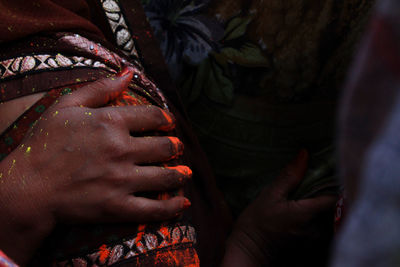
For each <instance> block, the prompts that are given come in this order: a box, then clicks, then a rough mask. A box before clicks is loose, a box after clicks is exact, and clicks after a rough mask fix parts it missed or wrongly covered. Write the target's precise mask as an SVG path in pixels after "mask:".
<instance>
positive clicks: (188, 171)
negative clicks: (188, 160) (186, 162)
mask: <svg viewBox="0 0 400 267" xmlns="http://www.w3.org/2000/svg"><path fill="white" fill-rule="evenodd" d="M166 168H167V169H170V170H175V171H177V172H179V173H181V174H183V175H184V176H186V177H187V178H192V175H193V172H192V170H191V169H190V168H189V167H187V166H175V167H166Z"/></svg>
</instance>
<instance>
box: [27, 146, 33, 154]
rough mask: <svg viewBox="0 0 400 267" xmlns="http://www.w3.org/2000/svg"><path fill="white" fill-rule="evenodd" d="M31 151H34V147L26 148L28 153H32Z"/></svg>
mask: <svg viewBox="0 0 400 267" xmlns="http://www.w3.org/2000/svg"><path fill="white" fill-rule="evenodd" d="M31 151H32V148H31V147H30V146H28V147H27V148H26V154H29V153H31Z"/></svg>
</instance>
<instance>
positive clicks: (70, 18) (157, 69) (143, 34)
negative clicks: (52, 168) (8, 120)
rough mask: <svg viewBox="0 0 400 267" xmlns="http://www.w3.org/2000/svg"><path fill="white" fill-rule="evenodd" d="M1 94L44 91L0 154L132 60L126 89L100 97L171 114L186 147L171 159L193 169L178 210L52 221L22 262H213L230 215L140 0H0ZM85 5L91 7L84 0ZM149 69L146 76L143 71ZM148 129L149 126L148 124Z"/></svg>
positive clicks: (8, 133) (9, 132)
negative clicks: (52, 109) (185, 202)
mask: <svg viewBox="0 0 400 267" xmlns="http://www.w3.org/2000/svg"><path fill="white" fill-rule="evenodd" d="M0 7H1V9H0V13H2V15H3V17H4V18H5V20H3V22H2V24H1V27H0V33H1V36H2V40H1V44H0V70H1V76H0V92H1V93H0V98H1V101H9V100H12V99H15V98H18V97H22V96H26V95H30V94H34V93H38V92H46V94H45V96H44V97H43V98H42V99H40V100H39V101H38V102H36V103H35V104H34V105H33V106H32V107H31V108H29V109H28V110H27V111H26V112H25V113H24V114H23V115H22V116H20V117H19V118H18V119H17V121H15V122H14V123H13V124H12V125H11V126H10V127H9V128H8V129H7V130H6V131H5V132H3V133H2V135H1V136H0V140H1V143H0V160H1V159H3V158H5V157H7V155H8V154H9V153H10V152H11V151H12V150H14V149H16V148H17V147H18V146H20V145H21V141H22V140H23V138H24V136H25V134H26V133H27V132H28V131H29V129H30V127H33V126H34V124H35V121H36V120H37V119H38V118H40V116H41V114H42V113H43V112H44V111H45V110H46V109H47V108H48V107H49V106H51V105H52V104H53V103H54V102H55V101H57V99H58V98H59V97H61V96H62V95H64V94H68V93H70V92H71V91H72V90H79V88H80V87H81V86H83V85H85V84H86V83H89V82H92V81H95V80H97V79H100V78H103V77H110V76H113V75H115V74H116V73H118V72H119V71H120V70H121V69H122V68H123V67H124V66H126V65H129V66H131V67H132V68H134V79H133V80H132V82H131V84H130V86H129V90H128V91H126V92H124V93H123V94H122V95H121V97H120V98H118V99H117V100H116V101H114V102H111V103H109V105H114V106H115V105H148V104H152V105H156V106H158V107H160V108H163V109H166V110H169V111H171V112H172V113H174V115H175V116H176V118H177V121H178V123H177V128H176V130H175V131H174V132H171V133H168V135H175V136H178V137H179V138H180V139H181V140H182V141H183V142H184V143H185V147H186V152H185V153H184V155H183V156H182V157H181V158H179V159H177V160H176V161H175V162H170V163H169V164H171V165H176V164H178V163H179V164H186V165H188V166H189V167H191V168H192V169H193V172H194V175H193V179H192V181H191V182H190V183H189V184H188V185H186V187H185V189H184V192H167V193H160V194H159V195H158V198H166V197H170V196H171V195H172V194H176V193H179V194H183V193H184V194H185V195H187V196H188V197H189V198H190V199H191V200H192V203H193V204H194V205H193V208H192V209H191V210H188V212H186V213H185V214H184V216H183V217H182V218H179V219H177V220H173V221H169V222H161V223H154V224H148V225H138V224H123V225H110V224H107V225H78V226H71V225H58V226H57V227H56V229H55V231H54V233H53V234H52V235H51V236H50V237H49V238H48V240H46V242H45V243H44V245H43V247H42V248H41V249H40V250H39V251H38V253H37V255H36V257H35V259H34V260H33V261H32V263H31V266H50V265H51V266H199V262H200V261H201V262H202V264H204V265H206V266H214V265H217V264H218V262H219V260H220V257H221V256H222V254H223V251H222V250H223V247H224V240H225V238H226V236H227V233H228V231H229V214H228V212H227V209H226V208H225V206H224V202H223V201H222V198H221V197H220V194H219V192H218V191H217V190H216V187H215V183H214V181H213V176H212V173H211V169H210V167H209V166H208V164H207V160H206V158H205V156H204V153H203V152H202V151H201V148H200V146H199V144H198V142H197V140H196V138H195V136H194V135H193V133H192V132H191V130H190V126H189V125H188V124H187V122H186V117H185V113H184V111H183V109H182V107H181V104H180V100H179V96H178V95H177V93H176V90H175V88H174V86H173V83H172V82H171V79H170V78H169V75H168V72H167V70H166V68H165V63H164V62H163V61H162V56H161V53H160V52H159V48H158V44H157V42H155V40H154V38H153V35H152V32H151V29H150V28H149V26H148V24H147V21H146V17H145V14H144V12H143V9H142V7H141V4H140V2H139V1H114V0H98V1H97V0H96V1H95V0H87V1H84V0H74V1H68V2H66V1H58V0H54V1H50V0H39V1H31V2H29V3H28V4H26V3H25V2H24V1H13V2H9V1H1V2H0ZM89 7H90V9H89ZM149 77H152V78H149ZM155 134H157V133H155ZM209 218H211V219H209Z"/></svg>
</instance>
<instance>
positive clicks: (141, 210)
mask: <svg viewBox="0 0 400 267" xmlns="http://www.w3.org/2000/svg"><path fill="white" fill-rule="evenodd" d="M190 205H191V203H190V201H189V200H188V199H187V198H184V197H174V198H171V199H168V200H152V199H147V198H142V197H134V196H127V197H126V198H123V199H122V201H121V202H120V203H118V204H117V208H115V214H116V215H117V216H122V218H123V219H124V220H128V221H134V222H141V223H143V222H153V221H165V220H169V219H172V218H175V217H177V216H179V215H181V214H182V212H183V211H184V210H186V209H187V208H189V207H190Z"/></svg>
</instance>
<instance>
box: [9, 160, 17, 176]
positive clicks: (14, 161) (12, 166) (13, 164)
mask: <svg viewBox="0 0 400 267" xmlns="http://www.w3.org/2000/svg"><path fill="white" fill-rule="evenodd" d="M16 162H17V161H16V160H15V159H13V162H12V164H11V167H10V169H9V170H8V175H11V172H12V170H13V169H14V167H15V163H16Z"/></svg>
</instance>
